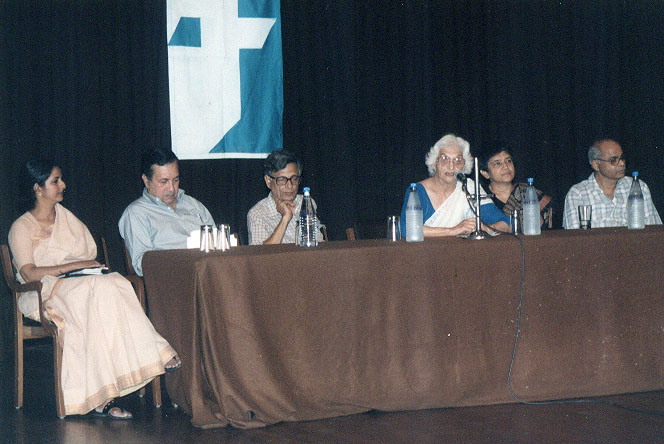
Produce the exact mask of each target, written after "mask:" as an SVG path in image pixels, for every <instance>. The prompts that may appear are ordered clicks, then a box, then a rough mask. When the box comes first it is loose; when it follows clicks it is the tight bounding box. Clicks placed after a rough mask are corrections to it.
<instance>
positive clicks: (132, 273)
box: [122, 240, 161, 408]
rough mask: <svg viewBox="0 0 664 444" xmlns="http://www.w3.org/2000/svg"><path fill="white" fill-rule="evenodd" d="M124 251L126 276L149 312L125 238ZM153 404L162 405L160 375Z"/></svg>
mask: <svg viewBox="0 0 664 444" xmlns="http://www.w3.org/2000/svg"><path fill="white" fill-rule="evenodd" d="M122 252H123V254H124V259H125V266H126V267H127V274H126V275H125V278H126V279H127V280H128V281H129V282H130V283H131V286H132V287H134V291H135V292H136V297H138V300H139V301H140V303H141V307H143V310H144V311H145V312H146V313H147V306H146V302H145V282H144V281H143V278H142V277H141V276H139V275H138V274H136V270H135V269H134V266H133V265H132V263H131V256H130V255H129V250H127V246H126V245H125V243H124V240H123V241H122ZM144 395H145V390H144V389H141V391H140V392H139V396H141V397H142V396H144ZM152 404H153V405H154V406H155V407H157V408H159V407H161V377H159V376H157V377H155V378H154V379H153V380H152Z"/></svg>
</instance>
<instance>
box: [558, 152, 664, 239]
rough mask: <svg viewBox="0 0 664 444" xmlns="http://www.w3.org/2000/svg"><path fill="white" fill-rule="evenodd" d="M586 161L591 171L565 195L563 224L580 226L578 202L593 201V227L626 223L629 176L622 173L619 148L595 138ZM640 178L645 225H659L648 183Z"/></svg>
mask: <svg viewBox="0 0 664 444" xmlns="http://www.w3.org/2000/svg"><path fill="white" fill-rule="evenodd" d="M588 161H589V162H590V166H591V167H592V169H593V173H592V174H591V175H590V177H589V178H588V179H586V180H584V181H583V182H580V183H577V184H576V185H574V186H572V188H570V190H569V192H568V193H567V197H565V211H564V215H563V228H579V213H578V210H577V207H578V206H579V205H592V208H593V209H592V216H591V221H590V225H591V226H592V227H593V228H596V227H620V226H626V225H627V196H628V195H629V189H630V187H631V185H632V179H631V178H630V177H625V156H624V155H623V150H622V148H621V147H620V145H619V144H618V142H616V141H615V140H611V139H602V140H598V141H597V142H595V143H593V145H592V146H591V147H590V149H589V150H588ZM640 182H641V191H642V192H643V201H644V207H645V222H646V225H661V224H662V220H661V219H660V218H659V214H657V209H655V205H654V204H653V202H652V197H651V196H650V190H649V189H648V185H646V184H645V182H643V181H640Z"/></svg>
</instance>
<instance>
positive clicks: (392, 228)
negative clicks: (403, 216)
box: [387, 216, 401, 242]
mask: <svg viewBox="0 0 664 444" xmlns="http://www.w3.org/2000/svg"><path fill="white" fill-rule="evenodd" d="M387 239H388V240H390V241H392V242H396V241H398V240H399V239H401V224H400V220H399V216H388V217H387Z"/></svg>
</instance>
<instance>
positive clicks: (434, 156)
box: [425, 134, 473, 176]
mask: <svg viewBox="0 0 664 444" xmlns="http://www.w3.org/2000/svg"><path fill="white" fill-rule="evenodd" d="M451 145H453V146H456V147H458V148H459V149H460V150H461V155H462V156H463V160H465V161H466V162H465V164H464V166H463V174H470V172H471V171H473V156H471V155H470V144H469V143H468V142H467V141H465V140H464V139H462V138H461V137H457V136H455V135H454V134H445V135H444V136H443V137H441V139H440V140H439V141H438V142H436V144H435V145H434V146H432V147H431V149H430V150H429V152H428V153H427V155H426V160H425V163H426V165H427V168H428V169H429V176H433V175H434V173H435V172H436V168H435V166H436V162H437V161H438V155H439V154H440V150H442V149H443V148H445V147H448V146H451Z"/></svg>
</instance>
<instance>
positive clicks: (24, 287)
mask: <svg viewBox="0 0 664 444" xmlns="http://www.w3.org/2000/svg"><path fill="white" fill-rule="evenodd" d="M41 289H42V283H41V282H40V281H33V282H28V283H26V284H18V285H16V288H12V290H14V291H15V292H17V293H26V292H28V291H37V292H41Z"/></svg>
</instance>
